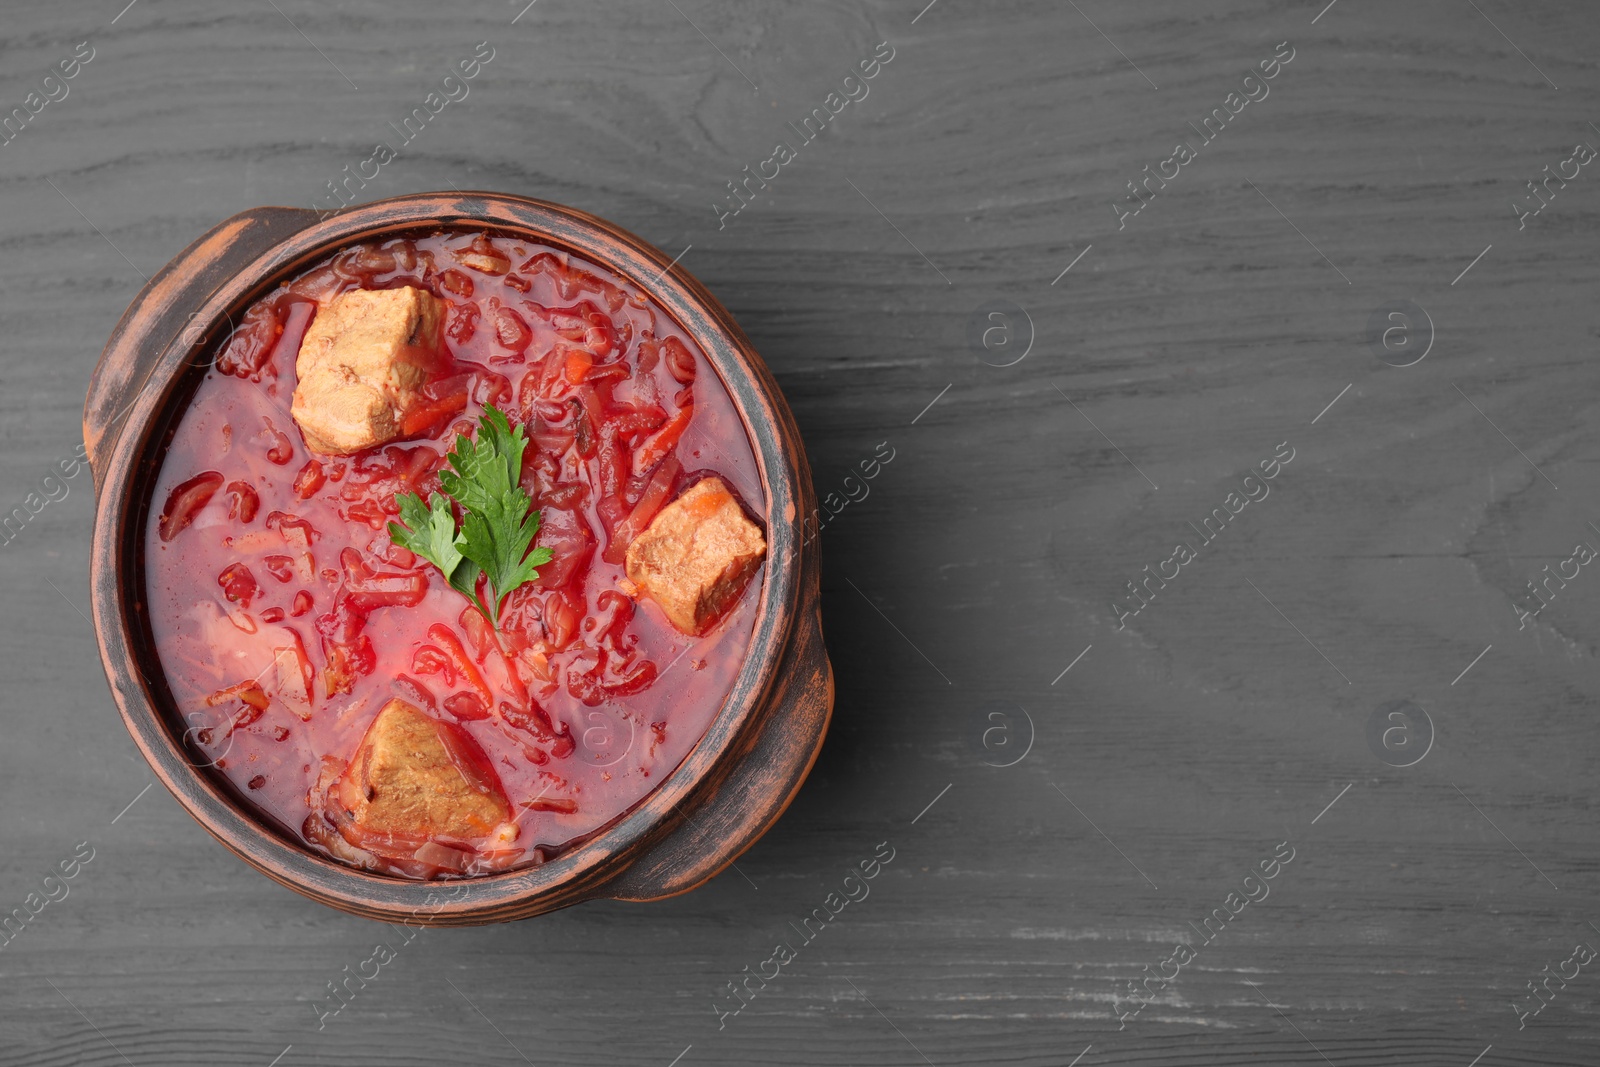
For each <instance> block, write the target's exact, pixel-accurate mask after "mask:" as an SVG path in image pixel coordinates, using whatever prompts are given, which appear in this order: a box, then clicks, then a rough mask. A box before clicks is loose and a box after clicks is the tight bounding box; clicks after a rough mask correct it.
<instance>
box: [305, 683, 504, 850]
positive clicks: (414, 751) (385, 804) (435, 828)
mask: <svg viewBox="0 0 1600 1067" xmlns="http://www.w3.org/2000/svg"><path fill="white" fill-rule="evenodd" d="M336 795H337V799H338V803H339V805H340V806H341V807H342V808H344V810H345V812H346V813H348V815H349V817H350V822H351V824H352V825H353V826H354V827H355V828H356V829H357V830H358V831H359V832H360V834H361V836H362V837H364V838H373V839H394V838H413V839H416V838H428V839H432V838H434V837H439V836H443V837H447V838H452V839H456V840H471V839H473V838H480V837H483V836H485V835H487V834H489V833H491V832H492V831H493V830H494V828H495V827H496V826H498V825H499V824H500V823H502V822H505V821H507V820H508V819H510V818H511V805H510V804H509V803H508V802H507V801H506V797H505V792H504V790H502V788H501V786H500V782H499V780H498V778H497V777H496V776H495V773H494V768H493V767H492V766H491V764H490V763H489V759H488V757H487V756H485V755H484V752H483V749H482V748H481V747H479V745H478V743H477V742H476V741H474V740H473V739H472V737H471V735H469V734H468V733H467V732H466V731H465V730H463V729H461V728H460V727H458V726H454V725H453V724H450V723H444V722H440V721H439V720H438V719H434V718H431V717H429V716H428V715H427V714H425V713H424V712H423V711H422V710H421V709H420V708H418V707H416V706H415V705H412V704H407V703H406V702H405V701H403V700H398V699H396V700H391V701H389V703H387V704H385V705H384V706H383V709H382V710H381V711H379V712H378V715H377V717H376V718H375V719H373V720H372V725H371V726H369V727H367V733H366V736H365V737H363V738H362V739H361V744H360V746H359V747H358V748H357V749H356V754H355V758H354V759H352V760H351V761H350V767H349V770H347V771H346V772H345V774H344V777H343V778H341V779H340V781H339V784H338V786H337V794H336Z"/></svg>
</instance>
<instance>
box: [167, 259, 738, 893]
mask: <svg viewBox="0 0 1600 1067" xmlns="http://www.w3.org/2000/svg"><path fill="white" fill-rule="evenodd" d="M400 285H411V286H415V287H417V288H421V289H425V290H427V291H429V292H431V293H433V294H434V295H436V296H438V297H440V298H442V299H443V300H445V301H447V302H448V305H449V307H448V312H447V315H446V318H445V334H446V339H445V346H446V348H447V350H448V354H449V356H450V357H451V360H452V365H451V366H449V367H448V368H446V369H445V370H444V371H443V372H442V373H440V374H438V375H437V376H436V377H435V378H434V379H433V380H432V382H431V384H430V385H429V386H428V387H427V390H426V392H427V396H428V399H429V403H428V404H427V405H425V406H424V407H423V409H422V410H421V411H419V412H417V414H416V416H415V417H414V418H412V419H411V420H409V421H408V423H407V425H406V426H405V430H406V432H407V436H405V437H403V438H402V439H401V440H400V441H397V442H394V443H391V444H389V445H385V446H381V447H378V448H374V449H369V450H367V451H365V452H362V453H358V454H356V455H354V456H348V457H337V458H336V457H329V456H319V455H315V454H313V453H311V452H309V451H308V450H307V448H306V446H305V443H304V442H303V441H302V439H301V437H300V433H299V430H298V428H297V427H296V424H295V422H294V420H293V419H292V418H291V416H290V411H289V407H290V398H291V396H292V394H293V392H294V387H295V356H296V353H297V351H298V349H299V344H300V338H301V337H302V336H303V334H304V332H305V330H306V327H307V326H308V325H309V323H310V321H311V319H312V317H313V316H314V314H315V313H316V309H317V300H318V299H319V298H320V299H323V300H326V299H328V298H330V297H331V296H333V295H335V294H337V293H340V292H344V291H346V290H350V289H354V288H367V289H384V288H393V287H397V286H400ZM487 404H492V405H494V406H495V407H497V408H499V409H500V410H502V411H505V412H506V413H507V414H508V416H509V417H510V418H511V419H512V421H513V423H514V424H516V423H520V424H521V425H523V426H524V427H525V428H526V432H527V435H528V439H529V444H528V447H527V450H526V454H525V457H524V464H523V474H522V484H523V486H524V487H525V488H526V489H527V490H528V491H529V493H530V495H531V496H532V498H533V503H534V506H535V507H537V508H539V509H540V510H541V512H542V526H541V529H540V533H539V537H538V539H537V541H536V542H535V544H536V545H540V546H546V547H549V548H550V549H551V550H552V552H553V553H554V558H553V559H552V561H551V562H550V563H548V564H546V565H545V566H543V567H541V568H540V577H539V580H538V581H537V582H535V583H532V584H530V585H525V586H522V587H521V588H519V589H517V590H516V591H515V592H513V593H512V595H511V597H510V598H509V599H508V601H507V602H506V606H505V608H504V612H503V615H502V620H501V621H502V627H501V628H502V638H501V642H500V643H501V644H503V645H504V646H505V648H506V651H505V652H504V653H502V652H501V651H499V650H497V649H495V648H494V647H493V644H494V641H493V637H492V636H486V630H487V626H486V624H484V622H483V620H482V618H481V616H478V615H477V614H476V612H475V611H474V610H473V609H471V608H470V607H469V606H468V602H467V601H466V600H465V599H464V598H463V597H462V596H461V595H460V594H459V593H457V592H456V591H455V590H453V589H451V588H450V587H449V585H448V584H447V583H446V582H445V580H444V578H443V576H442V575H441V574H440V573H439V572H438V571H437V569H435V568H434V567H433V566H432V565H431V564H429V563H427V562H426V561H424V560H422V559H420V558H417V557H415V556H413V555H412V554H411V553H410V552H408V551H406V550H405V549H403V548H401V547H399V546H397V545H394V544H392V543H391V541H390V536H389V533H388V522H389V521H390V520H392V519H395V518H397V515H398V507H397V505H396V503H395V496H396V494H397V493H403V492H418V493H420V494H421V496H422V498H423V499H424V500H427V499H429V497H430V495H431V494H433V493H436V492H438V491H439V484H438V476H437V472H438V470H439V468H440V467H441V466H443V465H444V462H445V460H444V454H445V453H446V452H447V451H449V450H450V448H451V447H453V443H454V440H455V435H456V433H458V432H465V433H466V434H468V436H472V435H473V433H474V432H475V428H476V426H477V419H478V415H479V413H480V412H481V411H482V410H483V408H484V406H485V405H487ZM701 472H714V473H715V474H717V475H719V476H720V477H721V478H722V479H723V480H724V481H725V482H726V483H727V484H728V485H729V487H730V488H732V489H733V490H734V491H735V493H736V494H738V495H739V496H741V497H742V498H743V501H744V502H745V503H746V505H747V506H748V507H749V508H750V510H751V512H752V514H753V515H755V516H760V515H762V514H764V513H765V507H764V503H765V497H764V494H763V492H762V487H761V482H760V477H759V474H758V472H757V468H756V464H755V458H754V455H753V453H752V451H751V448H750V443H749V440H748V438H747V437H746V435H745V432H744V428H743V425H742V423H741V421H740V419H739V416H738V413H737V411H736V409H735V408H734V405H733V401H732V399H731V398H730V397H729V395H728V393H727V391H726V389H725V388H724V386H723V384H722V382H721V380H720V379H719V378H718V376H717V374H716V372H715V371H714V370H713V369H712V367H711V365H710V363H709V362H708V361H707V360H706V358H705V356H704V354H703V353H702V352H701V351H700V349H699V348H698V346H696V344H695V343H694V341H693V340H692V339H691V338H690V337H689V336H687V335H686V334H685V333H684V332H683V331H682V330H681V329H680V328H679V327H678V325H677V324H676V323H675V322H673V320H672V319H671V318H670V317H669V316H668V315H667V314H666V313H665V312H664V311H662V310H661V309H660V308H658V307H657V306H656V305H655V304H654V303H653V302H652V301H651V300H650V299H649V297H648V296H646V295H645V294H644V293H643V292H642V291H641V290H640V289H639V288H638V287H636V286H634V285H632V284H631V283H630V282H628V281H627V280H625V279H623V278H621V277H619V276H617V275H615V274H613V273H611V272H610V271H608V270H606V269H604V268H602V267H599V266H597V265H595V264H593V263H588V262H584V261H582V260H580V259H578V258H577V257H575V256H571V255H568V254H566V253H563V252H559V251H557V250H555V249H552V248H549V247H546V246H543V245H541V244H539V243H537V242H534V241H529V240H526V239H522V238H513V237H505V236H490V235H486V234H479V233H472V232H443V233H435V234H432V235H430V236H426V237H420V238H415V239H402V240H391V241H387V242H385V243H382V244H373V245H358V246H354V247H351V248H347V249H345V250H343V251H341V252H339V253H338V254H337V255H335V256H333V257H332V258H331V259H329V260H328V261H326V262H324V263H322V264H320V265H319V266H317V267H315V268H313V269H312V270H310V271H308V272H306V273H305V274H303V275H301V276H300V277H298V278H296V279H295V280H294V281H292V282H290V283H287V284H286V285H284V286H280V288H279V289H278V290H276V291H275V292H273V293H271V294H269V295H268V296H266V297H263V298H262V299H261V300H259V301H257V302H256V303H255V304H254V305H253V306H251V307H250V308H249V309H248V311H247V312H246V313H245V315H244V316H243V319H242V321H241V323H240V325H239V327H238V328H237V329H236V330H235V331H234V333H233V334H232V336H231V337H230V338H229V339H228V341H227V342H226V343H225V344H224V345H223V346H222V349H221V351H220V353H219V355H218V358H217V360H216V362H215V364H214V365H213V366H212V367H211V368H210V369H209V370H208V371H207V373H206V374H205V377H204V379H203V381H202V382H201V383H200V384H199V386H198V388H197V391H196V393H195V395H194V398H193V400H192V402H191V403H190V405H189V407H188V409H187V410H186V411H185V412H184V414H183V416H182V418H181V421H180V422H179V423H178V425H177V427H176V429H175V431H174V433H173V436H172V439H171V442H170V445H169V447H168V448H167V451H166V454H165V457H164V459H163V462H162V467H161V472H160V476H159V478H158V479H157V482H156V486H155V490H154V495H153V497H152V506H151V514H150V517H149V521H148V525H147V528H146V537H145V545H146V548H145V560H146V591H147V594H148V599H149V607H150V624H151V629H152V631H153V634H154V637H155V643H156V649H157V651H158V653H159V656H160V659H161V663H162V667H163V669H164V671H165V674H166V679H167V683H168V686H169V687H170V689H171V691H172V694H173V697H174V699H175V700H176V702H177V706H178V708H179V711H180V713H181V714H182V715H183V716H184V719H185V721H186V723H187V724H188V726H189V728H188V730H187V731H186V733H185V735H184V741H185V744H186V747H187V748H188V750H189V752H190V755H191V757H192V759H193V760H194V762H195V764H196V765H197V766H201V767H206V766H215V767H216V768H217V769H218V770H219V771H220V772H221V773H222V774H224V775H226V776H227V778H228V779H229V780H230V781H231V782H232V783H233V785H234V786H235V787H236V788H237V790H238V792H239V794H240V795H242V796H244V797H245V798H247V799H248V801H249V802H250V803H251V804H253V805H254V806H255V807H256V808H257V809H258V810H259V811H260V813H261V814H263V815H264V816H266V817H268V818H270V819H271V820H274V821H276V822H277V823H278V824H280V825H281V826H282V827H283V828H284V829H285V830H286V831H287V832H288V833H289V834H290V835H291V836H294V837H297V838H298V839H300V840H302V841H303V842H304V843H305V844H306V845H307V847H309V848H311V849H313V850H315V851H317V852H320V853H322V854H325V855H331V856H334V857H335V858H339V859H343V860H345V861H346V862H361V863H363V865H365V866H368V867H370V868H373V869H377V870H381V871H384V872H387V873H391V874H396V875H401V876H407V877H421V878H432V877H445V876H452V875H457V874H466V875H473V874H482V873H487V872H489V871H494V870H503V869H509V868H514V867H519V866H526V865H529V864H533V863H539V862H543V861H544V860H546V859H548V858H549V857H550V856H552V855H554V854H556V853H557V852H559V851H560V850H561V849H562V848H563V847H565V846H567V845H570V844H571V843H573V842H575V841H578V840H579V839H581V838H583V837H585V836H586V835H589V834H592V833H593V832H595V831H596V830H598V829H600V828H601V827H604V826H605V825H606V824H608V823H610V822H612V821H613V820H615V819H616V818H617V817H618V816H620V815H622V814H623V813H624V812H626V811H627V810H628V809H629V808H631V807H633V806H634V805H635V804H637V803H638V802H639V801H640V800H641V799H642V798H643V797H644V796H645V795H646V794H647V793H648V792H649V791H650V790H651V789H652V788H654V787H655V786H656V785H657V784H659V783H660V782H661V781H662V780H663V779H664V778H665V777H666V776H667V775H668V774H669V773H670V772H671V771H672V770H673V769H674V768H675V767H676V766H677V765H678V764H679V763H680V762H681V761H682V760H683V758H684V756H685V755H687V754H688V752H689V750H690V749H691V748H693V747H694V745H695V744H696V743H697V742H698V741H699V740H700V738H701V737H702V736H703V735H704V733H705V731H706V728H707V727H708V726H709V724H710V722H711V720H712V718H713V717H715V715H716V713H717V711H718V710H719V708H720V707H721V705H722V702H723V700H724V699H725V698H726V696H727V693H728V691H729V689H730V688H731V687H732V684H733V679H734V677H735V675H736V674H737V672H738V670H739V667H740V666H741V664H742V663H743V661H744V656H745V652H746V650H747V648H748V645H749V642H750V637H751V632H752V629H753V624H754V619H755V612H756V603H757V601H758V599H759V595H760V589H759V587H760V584H761V572H758V573H757V575H756V577H755V578H754V579H752V581H751V582H750V584H749V586H748V587H747V588H746V590H745V593H744V595H743V597H742V599H741V600H740V601H739V602H738V603H737V604H736V605H735V606H734V607H733V608H731V609H730V610H729V611H728V613H727V614H726V615H725V616H724V617H723V619H722V620H721V621H720V622H719V623H718V624H717V625H716V626H714V627H713V628H712V630H711V631H710V632H709V633H708V634H706V635H704V636H702V637H689V636H686V635H684V634H681V633H679V632H678V631H677V630H675V629H674V628H673V627H672V626H671V625H670V624H668V623H667V622H666V620H665V618H664V616H663V615H662V614H661V613H660V611H659V610H658V609H657V608H656V606H655V605H654V604H653V603H651V602H649V601H648V600H646V599H642V598H641V599H639V600H635V599H634V598H632V597H630V596H629V595H628V592H627V590H628V589H629V586H628V584H627V582H626V579H625V575H624V570H623V567H622V556H621V550H622V549H623V548H625V547H626V545H625V544H624V543H623V542H624V540H625V539H626V537H627V536H628V534H629V532H630V531H632V532H637V531H636V527H637V525H638V517H637V516H635V517H634V519H633V522H632V523H631V524H630V523H629V515H630V512H631V510H632V509H633V507H634V506H635V505H636V504H637V503H638V501H639V500H640V499H641V498H647V497H648V498H650V499H652V500H656V501H659V499H660V498H661V497H663V495H665V496H666V497H667V498H668V499H670V497H671V495H673V494H674V493H675V492H676V491H679V490H681V489H682V488H684V487H686V486H687V485H689V484H691V483H692V482H693V481H694V480H695V479H696V478H697V477H698V476H700V474H701ZM652 474H653V475H654V477H652ZM664 486H665V487H666V488H667V489H669V490H670V491H669V492H667V493H665V494H663V487H664ZM619 531H620V533H621V537H617V536H614V535H615V534H617V533H618V532H619ZM394 697H400V698H401V699H404V700H406V701H407V702H409V703H412V704H415V705H417V706H418V707H420V708H422V709H423V710H424V711H426V712H427V713H428V714H429V715H432V716H434V717H436V718H439V719H441V720H443V721H446V722H451V723H456V724H459V726H460V727H461V728H462V729H464V730H466V731H467V733H469V734H470V735H471V736H472V738H473V739H474V740H476V741H477V743H478V744H479V745H480V746H482V748H483V750H484V752H485V753H486V754H487V756H488V758H489V761H490V763H491V764H492V766H493V768H494V771H495V772H496V774H497V775H498V777H499V780H500V782H501V784H502V786H503V787H504V789H505V793H506V796H507V798H508V799H509V800H510V802H511V805H512V810H513V811H514V812H515V813H517V814H516V816H515V817H514V818H515V831H516V836H515V838H514V839H513V840H511V841H509V842H508V843H504V844H502V845H501V846H500V847H499V848H497V849H496V850H494V851H493V852H492V853H487V854H484V853H480V854H468V855H467V856H466V857H465V858H464V859H461V858H460V854H459V853H458V854H457V856H456V858H457V862H456V864H455V866H454V867H452V866H451V865H450V864H449V863H444V864H443V865H442V866H440V865H435V864H432V863H429V862H424V861H416V860H407V861H404V862H400V861H393V860H382V859H378V860H376V861H374V860H373V859H371V858H369V857H365V856H360V855H359V854H357V855H352V854H351V850H350V849H349V848H347V847H346V846H345V843H344V842H343V840H342V839H340V838H339V837H338V836H337V834H336V833H335V832H334V831H333V829H332V825H331V823H330V822H329V820H328V818H327V817H326V816H325V815H324V814H323V813H322V812H323V808H324V805H323V803H322V799H321V798H322V796H323V794H324V793H325V789H326V785H327V782H328V781H329V780H330V779H331V776H332V775H334V774H336V773H337V772H338V771H339V770H340V769H342V762H343V761H345V760H348V759H350V758H351V756H352V755H353V754H354V752H355V750H356V748H357V746H358V745H359V743H360V741H361V738H362V736H363V734H364V733H365V731H366V729H367V727H368V725H369V724H370V723H371V721H372V719H373V717H374V716H375V715H376V713H377V711H378V710H379V708H381V707H382V706H383V705H384V704H385V703H386V702H388V701H389V700H390V699H392V698H394ZM429 855H432V854H431V853H430V854H429Z"/></svg>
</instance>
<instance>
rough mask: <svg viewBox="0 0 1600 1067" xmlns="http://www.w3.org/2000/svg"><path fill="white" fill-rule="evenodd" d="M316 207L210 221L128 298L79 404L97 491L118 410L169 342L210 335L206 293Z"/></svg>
mask: <svg viewBox="0 0 1600 1067" xmlns="http://www.w3.org/2000/svg"><path fill="white" fill-rule="evenodd" d="M319 219H320V216H319V215H318V214H317V212H315V211H310V210H307V209H304V208H291V207H258V208H253V209H251V210H250V211H246V212H243V213H242V214H238V215H235V216H233V217H232V218H231V219H227V220H226V221H224V222H221V223H219V224H218V225H216V226H214V227H212V229H211V230H209V231H208V232H207V233H206V234H204V235H203V236H202V237H200V238H199V239H198V240H197V241H195V242H194V243H193V244H191V245H190V246H189V247H188V248H185V249H184V250H183V251H182V252H180V253H178V255H177V256H176V257H174V258H173V260H172V262H170V263H168V264H167V265H166V266H165V267H162V268H161V270H160V271H159V272H157V274H156V276H155V277H154V278H151V279H150V280H149V281H148V282H147V283H145V287H144V288H143V289H141V290H139V295H138V296H136V297H134V298H133V303H132V304H130V305H129V306H128V310H127V311H125V312H123V315H122V320H121V321H120V322H118V323H117V328H116V329H115V330H113V331H112V332H111V339H110V340H108V341H107V342H106V347H105V349H104V350H103V351H102V352H101V353H100V362H99V363H97V364H96V365H95V368H94V374H93V376H92V377H90V379H89V394H88V396H87V397H86V398H85V399H84V403H83V443H84V446H85V449H86V451H87V453H88V457H89V469H90V470H92V471H93V472H94V482H95V491H96V492H97V493H98V492H99V490H100V482H101V478H102V476H103V472H104V470H105V463H104V462H103V459H104V457H105V456H107V455H109V454H110V450H111V448H112V447H113V446H114V445H115V444H116V440H117V433H118V431H119V429H120V426H121V423H122V420H123V417H124V416H125V415H126V414H127V412H128V409H129V408H130V407H132V405H133V401H134V400H135V399H136V398H137V397H138V395H139V391H140V390H141V389H143V388H144V385H145V383H146V382H147V381H148V380H149V378H150V374H151V372H152V371H154V370H155V368H156V365H157V364H158V363H160V362H161V359H162V357H163V356H165V355H166V353H167V349H168V348H169V347H170V346H171V345H172V343H173V342H174V341H175V340H179V339H180V338H181V339H182V340H183V341H184V342H185V343H186V344H188V345H189V346H190V347H191V348H194V347H198V346H199V345H201V344H203V343H205V342H206V341H208V340H212V338H211V337H210V336H209V335H208V334H207V333H206V332H205V331H206V330H207V329H208V328H209V327H210V326H211V324H210V323H196V322H194V321H193V320H194V315H195V313H196V312H197V311H198V310H199V308H200V307H201V305H203V304H204V303H205V302H206V301H207V300H208V299H210V297H211V295H212V294H213V293H215V292H216V291H217V289H218V288H220V287H221V286H222V285H223V284H224V283H226V282H228V281H229V280H231V279H232V278H233V277H235V276H236V275H237V274H238V273H239V272H240V271H241V270H243V269H244V267H246V266H247V265H249V264H250V263H251V262H253V261H254V260H256V259H257V258H259V257H260V256H261V255H262V254H264V253H265V252H267V251H269V250H270V249H271V248H272V247H273V246H274V245H276V244H278V243H279V242H280V241H283V240H285V239H286V238H288V237H291V236H293V235H294V234H296V233H299V232H300V231H301V230H304V229H305V228H306V227H308V226H311V225H313V224H314V223H316V222H317V221H319Z"/></svg>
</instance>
